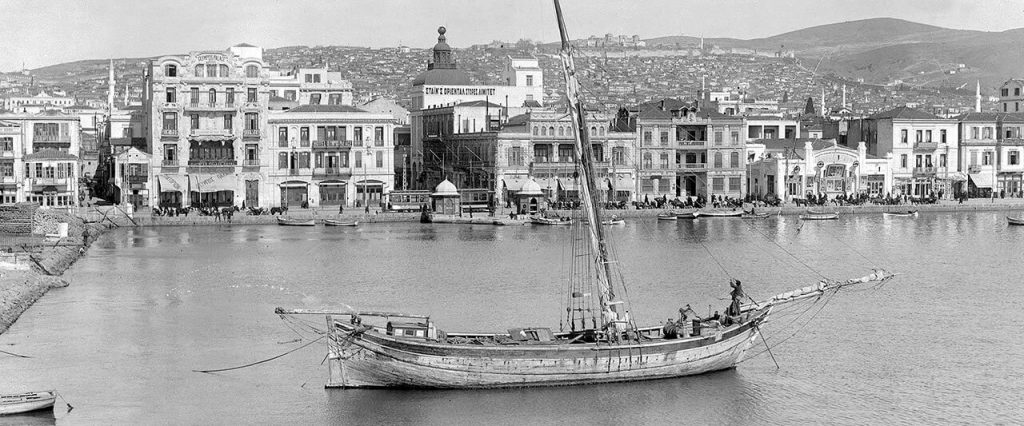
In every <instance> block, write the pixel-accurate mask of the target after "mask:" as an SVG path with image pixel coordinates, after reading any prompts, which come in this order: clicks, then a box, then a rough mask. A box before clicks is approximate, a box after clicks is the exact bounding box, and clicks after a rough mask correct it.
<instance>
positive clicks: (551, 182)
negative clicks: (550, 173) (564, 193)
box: [534, 178, 558, 191]
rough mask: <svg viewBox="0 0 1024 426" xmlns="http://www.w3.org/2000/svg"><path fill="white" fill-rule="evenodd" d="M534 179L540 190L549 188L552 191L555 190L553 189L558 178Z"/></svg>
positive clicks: (556, 185)
mask: <svg viewBox="0 0 1024 426" xmlns="http://www.w3.org/2000/svg"><path fill="white" fill-rule="evenodd" d="M534 180H536V181H537V184H538V185H540V189H541V191H547V190H549V189H550V190H552V191H555V190H557V189H558V179H555V178H541V179H534Z"/></svg>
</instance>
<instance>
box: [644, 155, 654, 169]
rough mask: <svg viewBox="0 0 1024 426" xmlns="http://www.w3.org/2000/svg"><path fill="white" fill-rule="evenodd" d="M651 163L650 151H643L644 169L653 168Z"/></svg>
mask: <svg viewBox="0 0 1024 426" xmlns="http://www.w3.org/2000/svg"><path fill="white" fill-rule="evenodd" d="M651 163H652V161H651V153H649V152H645V153H644V168H645V169H652V168H654V167H653V165H652V164H651Z"/></svg>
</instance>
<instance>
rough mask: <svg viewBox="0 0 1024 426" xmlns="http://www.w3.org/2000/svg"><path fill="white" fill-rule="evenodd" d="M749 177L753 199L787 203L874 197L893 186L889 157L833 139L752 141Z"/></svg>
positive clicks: (860, 146)
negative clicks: (769, 198) (768, 198)
mask: <svg viewBox="0 0 1024 426" xmlns="http://www.w3.org/2000/svg"><path fill="white" fill-rule="evenodd" d="M748 146H749V154H750V156H751V157H752V158H751V161H750V163H749V164H747V179H748V186H749V188H750V194H751V195H753V196H758V197H760V196H775V197H778V198H779V199H782V200H783V201H786V202H790V201H792V200H793V199H794V198H807V197H808V196H819V195H821V194H824V195H826V196H828V198H829V199H835V198H836V197H838V196H840V195H843V196H858V195H860V194H866V195H867V196H869V197H872V198H877V197H884V196H885V195H886V191H887V190H886V188H890V187H891V186H892V171H891V169H890V167H889V165H890V163H889V159H888V158H880V157H876V156H873V155H870V154H868V153H867V145H866V144H865V143H864V142H861V143H859V144H858V146H857V148H856V149H852V148H849V147H846V146H843V145H840V144H838V143H837V142H836V141H835V140H834V139H831V140H822V139H760V140H754V141H751V142H750V144H749V145H748Z"/></svg>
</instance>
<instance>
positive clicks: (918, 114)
mask: <svg viewBox="0 0 1024 426" xmlns="http://www.w3.org/2000/svg"><path fill="white" fill-rule="evenodd" d="M868 118H871V119H875V120H883V119H903V120H942V117H939V116H937V115H934V114H929V113H927V112H924V111H921V110H919V109H916V108H911V107H906V106H901V107H896V108H893V109H890V110H888V111H882V112H878V113H875V114H872V115H871V116H869V117H868Z"/></svg>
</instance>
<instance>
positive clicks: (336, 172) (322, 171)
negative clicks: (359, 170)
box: [313, 167, 352, 178]
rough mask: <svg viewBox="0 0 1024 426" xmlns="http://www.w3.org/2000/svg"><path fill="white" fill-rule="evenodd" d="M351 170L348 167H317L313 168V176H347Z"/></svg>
mask: <svg viewBox="0 0 1024 426" xmlns="http://www.w3.org/2000/svg"><path fill="white" fill-rule="evenodd" d="M351 174H352V170H351V169H349V168H348V167H317V168H315V169H313V177H314V178H331V177H342V176H346V177H347V176H349V175H351Z"/></svg>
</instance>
